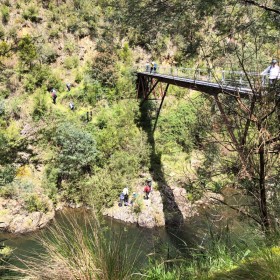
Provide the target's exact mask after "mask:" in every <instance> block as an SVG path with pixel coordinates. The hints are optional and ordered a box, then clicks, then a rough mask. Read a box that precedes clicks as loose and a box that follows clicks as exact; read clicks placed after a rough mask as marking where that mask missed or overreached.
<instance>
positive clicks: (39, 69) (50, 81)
mask: <svg viewBox="0 0 280 280" xmlns="http://www.w3.org/2000/svg"><path fill="white" fill-rule="evenodd" d="M24 87H25V90H26V91H27V92H31V93H33V92H34V91H35V90H36V89H37V88H39V87H40V88H41V90H40V91H41V92H43V91H45V92H46V89H51V88H60V87H61V81H60V79H59V77H57V76H56V75H55V74H54V73H52V71H51V68H50V67H49V66H46V65H36V66H34V67H33V68H32V69H31V71H30V73H29V74H26V75H25V82H24Z"/></svg>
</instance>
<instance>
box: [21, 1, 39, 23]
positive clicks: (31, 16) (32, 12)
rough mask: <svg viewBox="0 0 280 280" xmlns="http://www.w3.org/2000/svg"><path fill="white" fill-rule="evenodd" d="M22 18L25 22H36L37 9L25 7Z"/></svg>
mask: <svg viewBox="0 0 280 280" xmlns="http://www.w3.org/2000/svg"><path fill="white" fill-rule="evenodd" d="M22 16H23V18H24V19H25V20H30V21H32V22H37V19H38V8H37V7H35V6H33V5H31V6H29V7H27V9H26V10H25V11H23V14H22Z"/></svg>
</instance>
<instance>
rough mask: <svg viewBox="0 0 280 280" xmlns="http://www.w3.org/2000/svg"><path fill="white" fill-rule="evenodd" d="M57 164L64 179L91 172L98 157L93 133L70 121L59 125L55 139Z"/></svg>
mask: <svg viewBox="0 0 280 280" xmlns="http://www.w3.org/2000/svg"><path fill="white" fill-rule="evenodd" d="M53 140H54V141H55V144H56V147H57V153H58V154H57V158H56V164H57V166H58V168H59V170H60V174H61V176H62V177H63V178H64V179H69V180H71V179H73V178H77V177H78V176H79V175H81V174H85V173H88V172H90V170H91V168H92V165H93V164H94V163H95V158H96V153H97V150H96V143H95V140H94V138H93V136H92V135H91V134H89V133H88V132H86V131H85V130H83V129H82V128H81V127H79V126H78V125H75V124H71V123H69V122H65V123H62V124H60V125H59V126H58V128H57V131H56V135H55V136H54V139H53Z"/></svg>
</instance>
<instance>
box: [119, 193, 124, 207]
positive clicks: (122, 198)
mask: <svg viewBox="0 0 280 280" xmlns="http://www.w3.org/2000/svg"><path fill="white" fill-rule="evenodd" d="M123 204H124V194H123V193H121V194H120V202H119V207H122V206H123Z"/></svg>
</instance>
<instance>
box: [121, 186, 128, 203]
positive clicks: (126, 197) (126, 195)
mask: <svg viewBox="0 0 280 280" xmlns="http://www.w3.org/2000/svg"><path fill="white" fill-rule="evenodd" d="M122 192H123V194H124V206H127V205H128V187H125V188H124V189H123V191H122Z"/></svg>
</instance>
